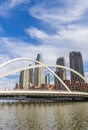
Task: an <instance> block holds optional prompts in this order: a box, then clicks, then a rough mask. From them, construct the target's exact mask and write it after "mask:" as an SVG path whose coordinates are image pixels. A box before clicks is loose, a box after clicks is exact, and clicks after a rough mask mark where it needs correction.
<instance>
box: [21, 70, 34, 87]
mask: <svg viewBox="0 0 88 130" xmlns="http://www.w3.org/2000/svg"><path fill="white" fill-rule="evenodd" d="M19 85H20V88H21V89H23V88H25V89H29V88H30V87H31V86H33V85H34V75H33V69H27V70H23V71H21V72H20V81H19Z"/></svg>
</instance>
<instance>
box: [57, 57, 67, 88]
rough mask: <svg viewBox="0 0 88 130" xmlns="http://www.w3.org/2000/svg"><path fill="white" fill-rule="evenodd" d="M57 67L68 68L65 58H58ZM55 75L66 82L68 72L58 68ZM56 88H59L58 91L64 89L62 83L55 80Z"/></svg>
mask: <svg viewBox="0 0 88 130" xmlns="http://www.w3.org/2000/svg"><path fill="white" fill-rule="evenodd" d="M56 64H57V65H62V66H66V61H65V58H64V57H60V58H57V61H56ZM55 73H56V74H57V75H58V76H59V77H60V78H61V79H62V80H66V70H65V69H62V68H59V67H57V68H56V71H55ZM55 86H56V87H57V89H59V88H60V87H62V84H61V83H60V81H59V80H58V79H57V78H55Z"/></svg>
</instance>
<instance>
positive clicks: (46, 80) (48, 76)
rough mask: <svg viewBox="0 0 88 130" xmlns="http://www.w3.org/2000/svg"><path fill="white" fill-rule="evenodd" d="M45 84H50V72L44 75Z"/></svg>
mask: <svg viewBox="0 0 88 130" xmlns="http://www.w3.org/2000/svg"><path fill="white" fill-rule="evenodd" d="M45 84H50V74H47V75H46V76H45Z"/></svg>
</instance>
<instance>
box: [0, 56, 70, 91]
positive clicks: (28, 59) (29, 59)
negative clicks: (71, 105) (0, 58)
mask: <svg viewBox="0 0 88 130" xmlns="http://www.w3.org/2000/svg"><path fill="white" fill-rule="evenodd" d="M22 60H27V61H33V62H35V63H38V64H40V65H41V66H42V67H45V68H46V69H48V70H49V71H50V72H51V73H52V74H53V75H54V76H55V77H56V78H57V79H58V80H59V81H60V82H61V83H62V84H63V85H64V87H65V88H66V90H67V91H69V92H71V90H70V89H69V88H68V86H67V85H66V84H65V83H64V82H63V81H62V79H61V78H60V77H59V76H57V75H56V74H55V72H53V71H52V69H50V68H49V67H48V66H47V65H45V64H43V63H41V62H39V61H36V60H34V59H31V58H17V59H13V60H9V61H7V62H5V63H3V64H1V65H0V68H1V67H4V66H6V65H8V64H10V63H13V62H15V61H22Z"/></svg>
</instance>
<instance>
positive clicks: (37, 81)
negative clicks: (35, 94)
mask: <svg viewBox="0 0 88 130" xmlns="http://www.w3.org/2000/svg"><path fill="white" fill-rule="evenodd" d="M36 60H37V61H39V62H41V63H43V58H42V54H38V55H37V58H36ZM35 64H36V65H37V64H38V63H35ZM34 71H35V72H34V85H35V86H41V84H43V83H44V67H40V68H35V70H34Z"/></svg>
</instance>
